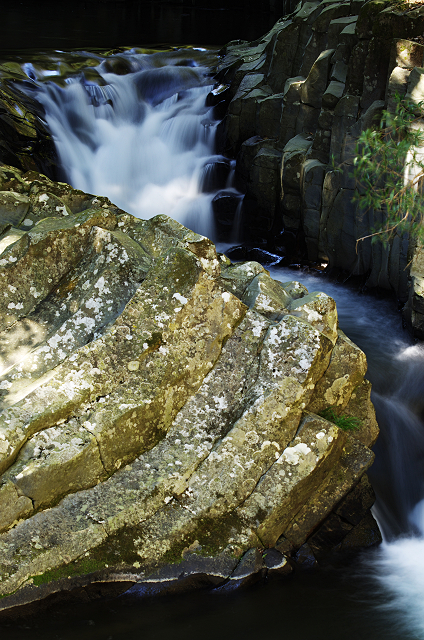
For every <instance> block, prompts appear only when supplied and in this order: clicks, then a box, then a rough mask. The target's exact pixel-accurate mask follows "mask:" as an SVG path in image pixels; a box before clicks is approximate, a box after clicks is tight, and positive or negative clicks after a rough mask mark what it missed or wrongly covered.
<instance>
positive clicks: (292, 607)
mask: <svg viewBox="0 0 424 640" xmlns="http://www.w3.org/2000/svg"><path fill="white" fill-rule="evenodd" d="M369 556H370V554H369V553H368V554H367V556H366V557H369ZM360 567H361V562H359V561H357V562H355V563H354V565H353V566H351V567H350V568H349V569H347V570H346V569H344V570H343V571H338V570H334V569H333V570H321V571H318V572H305V573H297V574H296V575H292V576H290V577H288V578H285V579H284V578H283V579H280V580H279V581H276V582H272V583H268V584H265V585H257V586H253V587H250V588H248V589H245V590H243V591H237V592H234V593H231V594H228V593H227V594H225V595H224V594H220V593H219V591H218V592H217V591H215V592H213V591H212V592H211V591H200V592H199V591H198V592H193V593H190V594H185V595H181V596H173V597H170V596H162V597H158V598H156V599H145V600H136V599H133V600H129V599H128V598H127V597H125V596H124V597H121V598H117V599H114V600H112V601H103V602H99V601H94V602H90V603H86V604H79V605H78V606H77V607H71V606H68V607H64V606H62V607H57V606H56V607H54V608H51V609H50V610H47V611H46V612H44V613H42V614H39V615H37V616H34V617H32V618H21V619H19V620H18V621H15V622H13V623H10V624H8V625H6V624H4V623H3V624H1V623H0V633H1V638H2V639H3V640H71V639H72V640H74V639H78V640H130V639H133V638H134V639H136V640H139V639H140V640H165V639H172V640H189V639H191V638H201V640H215V639H216V638H221V637H228V638H234V639H238V638H243V640H256V639H260V638H265V639H266V640H410V639H411V640H412V638H415V637H417V636H414V635H409V634H408V633H407V632H406V631H405V629H401V628H397V627H396V625H395V624H394V621H393V612H387V611H383V610H380V608H379V607H380V606H382V605H384V603H385V598H384V596H383V595H382V594H380V593H379V591H378V589H377V586H376V584H375V583H373V582H372V581H370V579H369V578H366V577H365V573H367V569H364V570H363V571H362V572H361V570H360ZM361 574H362V575H361Z"/></svg>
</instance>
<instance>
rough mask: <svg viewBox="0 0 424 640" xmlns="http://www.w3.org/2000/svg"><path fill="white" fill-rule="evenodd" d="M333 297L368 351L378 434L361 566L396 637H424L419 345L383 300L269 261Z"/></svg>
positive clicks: (285, 276)
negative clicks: (376, 541)
mask: <svg viewBox="0 0 424 640" xmlns="http://www.w3.org/2000/svg"><path fill="white" fill-rule="evenodd" d="M272 276H273V277H274V278H278V279H279V280H282V281H288V280H293V279H295V280H300V281H301V282H302V283H304V284H305V285H306V286H307V287H308V289H309V291H316V290H319V291H325V292H326V293H327V294H328V295H330V296H332V297H333V298H334V299H335V300H336V303H337V309H338V313H339V321H340V328H341V329H342V330H343V331H344V332H345V333H346V334H347V335H348V336H349V337H350V338H351V339H352V340H353V341H354V342H356V343H357V344H358V345H359V346H360V347H361V348H362V349H363V350H364V351H365V353H366V354H367V360H368V377H369V379H370V380H371V382H372V383H373V394H372V400H373V402H374V406H375V408H376V414H377V419H378V423H379V426H380V436H379V439H378V441H377V445H376V447H375V452H376V461H375V463H374V465H373V466H372V467H371V469H370V472H369V476H370V479H371V481H372V483H373V486H374V488H375V490H376V495H377V500H376V503H375V506H374V509H373V512H374V516H375V517H376V519H377V521H378V524H379V526H380V529H381V531H382V534H383V538H384V542H383V544H382V545H381V546H380V547H379V548H378V549H377V550H375V552H374V553H372V554H371V555H370V557H368V558H367V559H366V560H364V563H363V564H362V565H361V566H359V568H358V571H359V572H360V573H361V574H362V575H363V576H366V575H368V576H370V577H371V578H372V579H373V580H374V581H375V583H376V590H377V591H378V593H379V594H380V595H381V600H382V601H383V603H382V604H379V605H378V607H379V608H380V609H381V610H382V611H383V612H384V614H385V615H387V616H388V617H390V620H391V621H393V627H394V628H395V632H397V635H398V638H399V640H404V639H405V638H408V639H409V638H418V639H420V640H422V639H423V640H424V421H423V419H424V348H423V346H422V345H414V344H413V343H412V341H411V339H410V337H409V336H408V334H407V333H406V332H404V331H402V328H401V319H400V315H399V314H398V313H397V312H396V311H395V310H394V309H393V305H392V304H391V303H390V302H389V301H385V300H376V299H375V298H373V297H370V296H365V295H360V294H357V293H355V292H352V291H349V290H348V289H346V288H345V287H343V286H341V285H336V284H333V283H330V282H329V281H328V280H326V279H325V278H323V277H317V276H310V275H305V274H304V273H302V272H299V271H294V270H289V269H279V270H277V269H275V270H273V271H272Z"/></svg>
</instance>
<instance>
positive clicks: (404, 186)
mask: <svg viewBox="0 0 424 640" xmlns="http://www.w3.org/2000/svg"><path fill="white" fill-rule="evenodd" d="M422 116H423V103H422V102H420V103H419V104H418V105H417V104H416V103H414V102H412V101H411V100H408V99H406V98H403V97H401V96H400V95H399V94H396V95H395V109H394V112H392V111H383V113H382V117H381V120H380V124H379V126H378V128H376V129H367V130H366V131H363V132H362V133H361V135H360V137H359V139H358V142H357V144H356V148H355V158H354V164H353V167H354V168H353V176H354V178H355V179H356V184H357V190H356V192H355V195H354V201H356V202H357V203H358V204H359V207H360V208H361V209H362V210H364V211H369V210H372V211H374V213H375V214H376V217H378V218H379V221H378V222H377V224H375V225H374V227H373V229H372V233H370V234H369V235H366V236H363V237H361V238H359V239H358V240H357V243H358V242H361V241H363V240H365V239H366V238H371V241H372V242H373V241H375V240H376V239H380V240H381V241H382V242H383V244H385V245H386V244H387V243H388V242H389V241H390V239H391V238H392V237H393V236H394V235H395V234H402V233H404V232H408V233H410V234H411V235H412V236H414V237H416V238H418V239H421V240H422V239H423V238H424V229H423V225H422V215H423V207H424V197H423V182H424V122H423V120H422ZM379 212H380V213H379Z"/></svg>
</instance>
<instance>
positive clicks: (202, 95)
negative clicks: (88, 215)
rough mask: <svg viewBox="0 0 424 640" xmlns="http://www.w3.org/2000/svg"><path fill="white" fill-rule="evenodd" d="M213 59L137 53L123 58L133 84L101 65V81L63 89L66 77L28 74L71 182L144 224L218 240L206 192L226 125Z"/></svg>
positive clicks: (78, 78)
mask: <svg viewBox="0 0 424 640" xmlns="http://www.w3.org/2000/svg"><path fill="white" fill-rule="evenodd" d="M208 56H209V58H210V55H209V54H207V53H202V52H201V51H196V50H186V49H184V50H182V51H181V53H180V54H179V53H178V52H177V51H173V52H160V53H156V54H150V55H148V54H136V53H134V52H127V53H125V54H120V56H119V59H120V60H124V61H125V63H126V71H128V69H130V70H131V71H130V72H128V73H125V75H117V74H116V73H111V72H110V64H109V62H108V61H101V59H100V58H99V65H98V66H97V67H94V73H97V74H98V77H95V80H92V79H87V77H86V75H84V73H81V74H75V75H73V76H70V77H67V78H66V80H65V82H61V83H58V82H57V78H54V76H55V75H56V74H57V73H59V71H57V72H55V71H51V70H50V71H40V70H39V69H38V68H35V67H34V66H33V65H31V64H26V65H25V66H24V69H25V71H26V73H27V74H28V76H29V77H30V78H32V79H33V80H34V82H36V83H37V90H36V98H37V100H38V101H39V102H40V103H41V104H42V105H43V106H44V108H45V111H46V123H47V126H48V128H49V130H50V132H51V134H52V136H53V139H54V141H55V146H56V149H57V153H58V156H59V160H60V165H61V167H62V170H63V173H64V178H65V179H66V180H67V181H68V182H69V183H70V184H71V185H72V186H73V187H75V188H77V189H82V190H83V191H86V192H88V193H93V194H96V195H105V196H108V197H109V198H110V200H111V201H112V202H113V203H114V204H116V205H118V206H119V207H121V208H122V209H124V210H125V211H128V212H129V213H132V214H133V215H135V216H137V217H140V218H151V217H153V216H155V215H157V214H160V213H164V214H166V215H169V216H171V217H173V218H175V219H176V220H178V221H179V222H181V223H182V224H185V225H186V226H188V227H190V228H192V229H194V230H195V231H197V232H199V233H202V234H204V235H207V236H213V235H214V226H213V218H212V215H211V201H212V198H213V197H214V191H215V190H214V189H213V188H212V189H207V188H206V189H205V181H206V182H207V181H208V172H209V174H210V173H211V166H212V165H213V163H214V162H216V161H220V160H221V161H222V157H221V156H215V155H214V140H215V130H216V126H217V122H216V121H215V120H214V118H213V110H212V109H211V107H206V106H205V99H206V96H207V94H208V93H209V92H210V90H211V89H212V86H213V85H212V83H213V81H212V79H211V78H210V76H209V75H208V72H209V69H208V68H207V67H206V66H204V64H205V57H208ZM112 60H113V57H112ZM58 67H59V64H58ZM90 72H91V75H89V76H88V77H89V78H92V77H93V68H91V69H90ZM212 171H213V167H212ZM209 177H210V176H209ZM212 178H213V176H212ZM209 182H210V181H209ZM225 186H226V185H225V184H222V185H221V188H224V187H225ZM205 191H207V192H206V193H205Z"/></svg>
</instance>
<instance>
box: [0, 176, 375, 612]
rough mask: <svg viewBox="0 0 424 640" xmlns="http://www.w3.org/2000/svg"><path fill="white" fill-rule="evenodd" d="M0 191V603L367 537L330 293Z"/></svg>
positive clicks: (238, 577) (195, 244)
mask: <svg viewBox="0 0 424 640" xmlns="http://www.w3.org/2000/svg"><path fill="white" fill-rule="evenodd" d="M0 182H1V185H2V188H3V190H4V191H3V192H2V194H3V195H2V207H3V208H4V209H5V214H4V216H3V220H4V227H3V232H2V235H1V236H0V305H1V309H2V311H1V327H0V366H1V373H0V393H1V396H0V410H1V413H0V471H1V474H2V475H1V476H0V514H1V515H0V531H2V533H1V534H0V594H1V595H2V596H3V598H2V599H1V601H0V602H1V605H0V608H3V609H4V608H8V607H10V606H14V605H15V604H17V603H21V604H22V603H25V602H30V601H33V600H37V599H39V598H41V597H44V596H45V595H46V594H48V593H51V592H54V591H57V590H62V589H66V590H69V589H70V588H72V586H75V585H79V586H81V585H84V584H89V583H91V582H96V581H103V582H104V581H111V582H112V581H121V582H122V581H123V582H126V583H132V584H134V585H136V587H135V588H137V589H141V590H143V589H144V590H145V592H146V593H150V591H149V589H150V587H149V585H153V584H158V583H160V584H163V585H166V589H169V588H170V585H174V587H175V588H179V587H180V586H181V585H183V584H186V583H187V584H191V585H193V584H202V585H204V584H205V581H206V583H208V584H210V585H212V586H216V585H222V584H224V583H226V582H227V581H228V584H229V585H239V584H245V583H246V580H247V579H248V578H249V576H252V575H254V576H256V577H261V576H264V575H266V574H267V572H268V573H269V575H270V576H271V575H280V574H284V573H287V572H288V571H290V570H291V562H292V560H291V559H290V558H291V557H293V558H296V553H297V551H298V550H299V549H302V548H305V546H304V545H305V544H306V545H309V546H308V548H309V549H311V550H312V551H311V553H313V554H314V555H315V557H316V558H317V559H318V561H321V560H322V558H324V559H325V557H326V554H327V551H328V550H329V549H330V550H331V549H332V545H331V544H330V543H329V542H328V540H329V539H330V540H332V539H333V538H331V536H330V534H328V535H327V536H324V533H323V531H324V530H323V531H321V529H320V527H321V528H322V527H323V526H325V527H326V529H325V531H327V532H330V533H331V532H333V530H335V529H337V536H336V535H335V534H334V535H333V534H332V535H333V537H334V538H337V545H340V544H341V542H342V540H343V536H341V533H344V534H345V535H346V536H347V535H349V536H350V537H349V541H348V542H346V545H345V547H346V548H349V549H350V548H352V547H354V548H356V547H355V544H356V545H357V546H358V545H359V542H358V541H360V540H369V539H373V540H374V538H372V536H371V535H368V537H367V535H365V533H364V532H365V529H364V527H365V525H366V524H367V523H368V525H369V518H370V516H369V515H368V510H369V507H370V503H371V502H372V500H371V501H370V499H369V485H368V484H366V483H365V482H364V481H363V480H361V478H364V473H365V472H366V470H367V468H368V467H369V466H370V464H371V463H372V460H373V454H372V452H371V451H370V449H369V446H370V445H371V444H372V442H373V441H374V439H375V435H376V430H377V427H376V425H375V418H374V412H373V407H372V404H371V402H370V400H369V388H368V387H367V389H365V388H364V390H363V385H367V384H368V383H364V382H363V377H364V373H365V370H366V364H365V356H364V354H363V353H362V352H361V351H360V350H359V349H358V348H357V347H356V346H355V345H353V343H351V342H350V341H349V340H348V339H347V338H346V337H345V336H344V334H342V333H341V332H339V333H338V332H337V312H336V307H335V303H334V301H333V300H332V299H331V298H329V297H328V296H326V295H324V294H322V293H311V294H308V292H307V290H306V289H305V287H303V286H302V285H300V284H299V283H296V282H293V283H282V284H281V283H278V282H276V281H274V280H272V279H271V277H270V276H269V274H268V272H267V271H266V270H265V269H264V268H263V267H261V265H259V264H258V263H255V262H245V263H239V264H236V265H234V264H232V263H231V261H230V260H229V259H228V258H226V257H225V256H223V255H218V254H217V253H216V250H215V247H214V245H213V244H212V243H211V241H210V240H208V239H207V238H205V237H203V236H199V235H197V234H195V233H193V232H191V231H189V230H188V229H186V228H185V227H183V226H182V225H180V224H179V223H177V222H175V221H173V220H171V219H170V218H168V217H166V216H163V215H161V216H157V217H156V218H153V219H151V220H139V219H137V218H134V217H132V216H130V215H128V214H126V213H124V212H122V211H121V210H119V209H117V208H116V207H115V206H114V205H112V204H111V203H110V202H109V201H108V200H107V199H105V198H96V197H93V196H91V195H89V194H83V193H81V192H78V191H74V190H72V189H71V188H70V187H69V186H67V185H64V184H60V183H59V184H57V183H53V182H51V181H49V180H48V179H47V178H46V177H45V176H41V175H38V174H35V173H34V172H29V173H27V174H23V175H22V174H21V173H20V172H19V171H17V170H15V169H11V168H8V167H1V168H0ZM18 196H19V197H18ZM15 201H16V202H17V203H18V204H17V205H16V207H15ZM40 203H41V205H44V204H46V206H40ZM49 203H51V204H49ZM8 207H9V208H8ZM3 208H2V211H3ZM0 223H1V221H0ZM330 405H331V406H334V409H335V411H336V413H337V412H340V410H345V409H346V411H348V410H350V413H349V415H352V412H353V411H358V412H362V413H361V418H362V417H363V419H364V426H363V429H360V430H359V431H358V432H357V433H356V432H352V433H351V434H348V433H346V432H344V431H342V430H341V429H339V428H338V427H337V426H336V425H335V424H332V423H330V422H328V421H327V420H325V419H324V418H322V417H320V416H318V415H317V413H318V412H320V411H321V410H322V409H323V408H326V407H328V406H330ZM360 481H361V482H362V484H358V483H359V482H360ZM358 487H359V489H358ZM361 487H364V491H365V493H366V496H367V498H366V499H365V498H364V499H363V500H362V501H361V496H362V493H361ZM352 492H353V493H352ZM364 495H365V494H364ZM349 496H351V497H350V498H349ZM346 500H347V502H346ZM350 504H352V505H354V513H353V514H352V515H351V516H349V505H350ZM352 509H353V507H352ZM361 509H362V510H361ZM336 510H337V513H336ZM329 517H332V518H333V520H334V519H336V520H335V521H334V522H336V521H337V523H339V524H340V522H342V524H341V525H340V526H338V527H336V524H334V522H333V520H332V521H331V523H332V524H331V523H330V524H331V527H332V528H331V527H330V525H329V524H328V522H327V520H326V519H328V518H329ZM349 517H350V520H349ZM364 518H368V520H367V522H366V523H365V524H364V522H365V521H364ZM339 521H340V522H339ZM355 526H358V527H362V528H361V530H360V532H359V533H358V535H357V536H356V537H355V536H354V534H353V533H352V531H353V529H354V527H355ZM317 531H318V533H319V532H321V533H319V535H318V533H317ZM358 531H359V529H358ZM367 531H368V530H367ZM329 536H330V538H329ZM321 539H322V540H323V543H322V545H321V546H320V542H319V541H320V540H321ZM333 546H334V545H333ZM273 548H276V550H273V551H272V552H271V551H267V550H270V549H273ZM299 557H300V556H299ZM196 576H197V578H196ZM199 576H203V577H201V578H199ZM205 576H209V577H208V578H206V577H205ZM183 579H184V580H185V582H184V580H183ZM249 579H250V578H249ZM196 580H197V582H196ZM199 581H200V582H199ZM164 588H165V587H164Z"/></svg>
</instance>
